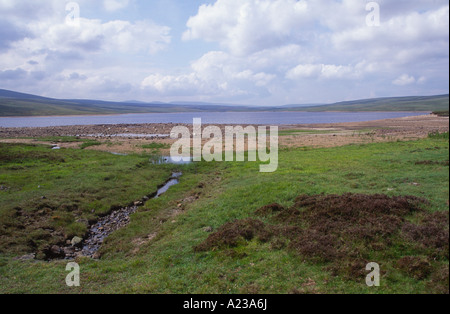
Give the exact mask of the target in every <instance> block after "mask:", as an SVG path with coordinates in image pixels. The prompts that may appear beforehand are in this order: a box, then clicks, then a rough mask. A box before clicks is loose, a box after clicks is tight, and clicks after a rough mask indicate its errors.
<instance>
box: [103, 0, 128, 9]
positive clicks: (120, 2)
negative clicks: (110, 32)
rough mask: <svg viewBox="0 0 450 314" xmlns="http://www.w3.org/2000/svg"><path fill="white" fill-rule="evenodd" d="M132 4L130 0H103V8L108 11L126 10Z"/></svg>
mask: <svg viewBox="0 0 450 314" xmlns="http://www.w3.org/2000/svg"><path fill="white" fill-rule="evenodd" d="M129 4H130V0H103V6H104V7H105V9H106V11H110V12H113V11H117V10H121V9H124V8H126V7H127V6H128V5H129Z"/></svg>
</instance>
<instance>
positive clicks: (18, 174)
mask: <svg viewBox="0 0 450 314" xmlns="http://www.w3.org/2000/svg"><path fill="white" fill-rule="evenodd" d="M0 145H1V146H0V185H1V186H2V190H1V191H0V196H1V198H0V225H1V229H0V238H1V245H0V293H448V267H449V265H448V210H449V208H448V199H449V171H448V159H449V142H448V133H447V134H446V135H442V134H434V135H432V136H430V138H428V139H424V140H419V141H410V142H402V141H399V142H394V143H375V144H365V145H349V146H344V147H335V148H321V149H312V148H308V147H303V148H286V149H283V150H282V151H281V152H280V165H279V169H278V171H277V172H275V173H272V174H261V173H259V165H258V164H257V163H233V162H231V163H193V164H190V165H183V166H174V165H153V164H151V163H150V162H149V160H148V156H147V155H145V154H142V155H138V154H135V155H129V156H113V155H111V154H107V153H102V152H95V151H90V150H76V149H63V150H59V151H49V147H47V146H38V145H37V146H30V145H13V144H0ZM152 148H155V149H156V147H152ZM180 170H181V171H182V172H183V177H182V178H181V180H180V184H179V185H176V186H173V187H172V188H171V189H170V190H169V192H168V193H166V194H165V195H163V196H162V197H161V198H158V199H155V200H151V201H149V202H148V203H147V204H146V205H145V206H144V207H141V208H140V209H139V212H138V213H136V214H134V215H133V216H132V221H131V224H130V225H129V226H128V227H126V228H124V229H122V230H120V231H118V232H116V233H114V234H113V235H112V236H111V237H109V238H108V239H107V241H106V243H105V245H104V247H103V249H102V251H101V253H102V258H101V260H99V261H97V260H91V259H86V258H79V259H77V262H78V263H79V264H80V266H81V287H79V288H69V287H67V286H66V285H65V277H66V275H67V272H66V271H65V266H66V262H64V261H51V262H44V261H38V260H33V261H19V260H16V259H15V257H17V256H20V255H23V254H26V253H30V252H31V251H35V250H36V249H39V247H40V246H42V245H46V244H48V242H51V241H53V240H52V238H49V235H48V232H50V231H48V230H52V229H53V230H54V231H53V232H55V234H54V236H59V237H60V238H61V239H65V238H69V237H70V236H73V235H82V234H83V232H85V231H86V229H85V225H84V224H83V223H80V222H83V221H85V220H94V219H95V218H96V217H97V216H98V215H101V214H104V213H106V212H108V211H109V210H110V209H111V208H112V207H114V206H117V205H121V204H122V205H125V204H128V203H129V202H132V201H134V200H137V199H140V198H141V197H142V196H143V195H146V194H148V193H149V192H152V191H155V190H156V187H157V185H159V184H160V183H162V182H164V181H165V180H166V179H167V178H168V177H169V176H170V173H171V172H172V171H180ZM345 193H353V194H352V195H374V194H383V195H386V197H394V196H406V195H408V196H415V197H418V198H421V199H425V200H426V202H424V203H421V204H420V205H418V206H419V207H420V210H419V209H418V210H417V211H411V212H409V213H407V214H405V216H404V217H402V218H401V219H400V221H401V222H402V223H405V224H406V223H409V224H419V223H421V222H424V223H425V222H426V221H427V219H428V218H429V217H428V215H441V214H442V215H443V217H444V222H445V217H447V218H446V219H447V227H446V228H445V227H443V228H442V230H441V231H442V232H444V234H445V232H447V241H446V247H445V245H444V247H440V248H439V249H438V248H437V245H436V249H435V250H434V249H433V250H431V248H424V247H420V246H417V243H418V242H417V241H413V240H411V239H404V238H402V237H401V235H400V233H398V234H394V235H389V237H387V238H386V239H387V240H389V241H388V242H383V241H384V238H377V243H375V244H378V245H379V246H381V247H382V249H380V250H370V249H369V250H364V249H363V247H362V246H363V244H364V243H365V242H352V243H351V245H353V246H354V247H353V248H354V252H362V254H364V256H363V258H364V260H370V261H375V262H378V263H379V264H380V266H381V269H382V274H383V275H382V279H381V287H379V288H368V287H367V286H366V284H365V276H364V274H359V273H358V272H355V273H353V272H342V271H337V272H336V271H334V270H333V267H331V266H333V263H331V262H330V261H327V260H326V259H315V258H310V256H308V255H307V254H305V253H304V252H303V253H301V251H298V250H295V249H292V248H291V246H290V245H289V243H280V241H278V240H280V239H279V238H278V239H266V240H263V239H262V237H260V236H259V235H258V236H256V235H253V234H252V236H244V237H238V238H237V240H238V241H237V242H236V243H234V244H233V245H231V244H230V245H229V246H225V247H223V246H217V247H212V248H211V249H203V250H198V248H199V246H201V245H202V244H204V243H206V242H205V241H207V240H208V239H213V238H214V235H218V234H219V235H220V232H224V231H226V230H227V227H226V226H227V224H228V226H233V224H236V223H239V222H245V221H249V220H258V221H261V223H263V224H266V225H268V226H269V225H272V224H273V221H272V218H273V217H270V216H267V217H264V216H261V215H258V214H256V213H255V212H257V211H258V209H260V208H262V207H264V206H266V205H269V204H274V203H276V204H279V206H281V207H284V208H286V209H287V208H290V209H294V208H295V206H296V204H297V202H298V197H299V196H301V195H303V196H305V195H307V196H310V197H315V198H317V197H319V196H320V195H322V194H324V195H337V196H339V195H343V194H345ZM43 197H44V198H43ZM18 213H20V215H18ZM433 213H437V214H433ZM21 217H22V218H27V219H21ZM430 217H431V216H430ZM433 217H434V216H433ZM30 219H31V220H30ZM294 225H295V223H294ZM295 226H296V225H295ZM243 228H244V229H245V228H247V226H246V225H243ZM33 230H34V231H33ZM45 230H47V231H45ZM424 230H425V229H424ZM427 230H428V229H427ZM42 232H44V234H42ZM45 232H47V234H45ZM402 232H403V231H402ZM281 240H283V241H287V242H289V240H287V239H281ZM436 241H437V240H436ZM442 241H444V244H445V239H444V240H442V239H441V242H442ZM416 242H417V243H416ZM441 242H439V243H440V244H442V243H441ZM436 243H438V242H436ZM366 244H367V243H366ZM372 244H374V243H372ZM372 244H371V245H372ZM375 244H374V245H375ZM419 244H420V243H419ZM196 248H197V249H196ZM437 253H439V254H437ZM405 257H406V258H407V259H405ZM409 261H412V263H409ZM343 266H344V268H346V267H345V265H343ZM351 267H354V265H350V268H351ZM422 268H425V270H424V271H422ZM359 271H361V270H359ZM363 271H364V270H363ZM417 272H418V273H417Z"/></svg>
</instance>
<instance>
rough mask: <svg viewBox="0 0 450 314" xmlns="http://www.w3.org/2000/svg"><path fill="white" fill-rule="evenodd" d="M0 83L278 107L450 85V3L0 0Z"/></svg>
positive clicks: (114, 96)
mask: <svg viewBox="0 0 450 314" xmlns="http://www.w3.org/2000/svg"><path fill="white" fill-rule="evenodd" d="M0 88H2V89H10V90H14V91H19V92H25V93H32V94H37V95H42V96H47V97H54V98H65V99H68V98H77V99H102V100H113V101H126V100H139V101H146V102H152V101H163V102H172V101H194V102H195V101H199V102H215V103H231V104H246V105H260V106H269V105H270V106H279V105H286V104H319V103H320V104H322V103H333V102H338V101H346V100H356V99H365V98H374V97H392V96H418V95H438V94H447V93H448V92H449V1H448V0H378V1H368V0H89V1H88V0H78V1H74V2H70V1H65V0H0Z"/></svg>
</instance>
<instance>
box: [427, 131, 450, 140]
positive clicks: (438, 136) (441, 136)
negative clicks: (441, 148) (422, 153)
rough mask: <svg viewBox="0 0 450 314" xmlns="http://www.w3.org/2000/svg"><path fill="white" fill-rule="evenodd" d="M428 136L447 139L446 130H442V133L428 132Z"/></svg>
mask: <svg viewBox="0 0 450 314" xmlns="http://www.w3.org/2000/svg"><path fill="white" fill-rule="evenodd" d="M428 137H429V138H432V139H442V140H448V139H449V137H448V132H444V133H440V132H435V133H430V134H429V135H428Z"/></svg>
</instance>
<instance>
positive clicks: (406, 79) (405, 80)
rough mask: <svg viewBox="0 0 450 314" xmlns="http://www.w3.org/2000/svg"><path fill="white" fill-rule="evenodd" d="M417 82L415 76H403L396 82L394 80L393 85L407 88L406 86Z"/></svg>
mask: <svg viewBox="0 0 450 314" xmlns="http://www.w3.org/2000/svg"><path fill="white" fill-rule="evenodd" d="M415 82H416V79H415V78H414V76H409V75H408V74H403V75H401V76H400V77H398V78H397V79H396V80H394V81H393V82H392V83H393V84H394V85H398V86H406V85H411V84H414V83H415Z"/></svg>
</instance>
